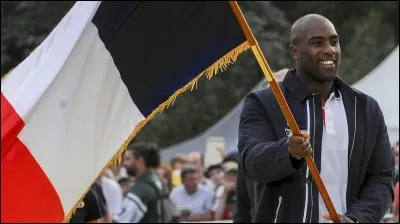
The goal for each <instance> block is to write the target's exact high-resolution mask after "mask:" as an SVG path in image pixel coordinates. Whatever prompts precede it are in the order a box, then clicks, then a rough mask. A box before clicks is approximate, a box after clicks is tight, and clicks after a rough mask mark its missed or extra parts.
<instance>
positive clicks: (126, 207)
mask: <svg viewBox="0 0 400 224" xmlns="http://www.w3.org/2000/svg"><path fill="white" fill-rule="evenodd" d="M146 212H147V206H146V205H145V204H144V203H143V202H142V200H141V199H140V198H139V197H138V196H137V195H135V194H134V193H132V192H129V193H128V194H127V196H126V197H125V198H124V200H123V204H122V209H121V212H120V213H119V214H116V215H114V216H113V220H114V222H116V223H138V222H139V221H140V220H141V219H142V218H143V217H144V215H145V214H146Z"/></svg>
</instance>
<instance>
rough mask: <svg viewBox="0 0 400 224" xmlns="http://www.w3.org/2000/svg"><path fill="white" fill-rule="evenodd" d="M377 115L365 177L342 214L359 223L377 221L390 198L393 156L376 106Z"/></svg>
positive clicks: (392, 179) (387, 205)
mask: <svg viewBox="0 0 400 224" xmlns="http://www.w3.org/2000/svg"><path fill="white" fill-rule="evenodd" d="M378 109H379V106H378ZM377 118H378V119H379V125H378V132H377V136H376V141H375V145H374V147H373V151H372V154H371V159H370V161H369V164H368V167H367V177H366V179H365V181H364V184H363V185H362V186H361V189H360V191H359V194H358V196H357V199H358V200H357V201H356V202H355V203H354V204H352V205H351V206H350V208H349V209H348V211H347V214H346V216H348V217H351V218H354V219H356V220H357V221H359V222H360V223H379V222H380V221H381V219H382V218H383V216H384V215H385V213H386V212H387V211H388V209H389V207H390V206H391V204H392V202H393V198H394V190H393V188H394V187H393V184H394V157H393V152H392V150H391V146H390V142H389V137H388V133H387V128H386V125H385V121H384V118H383V114H382V111H381V110H380V109H379V114H378V116H377Z"/></svg>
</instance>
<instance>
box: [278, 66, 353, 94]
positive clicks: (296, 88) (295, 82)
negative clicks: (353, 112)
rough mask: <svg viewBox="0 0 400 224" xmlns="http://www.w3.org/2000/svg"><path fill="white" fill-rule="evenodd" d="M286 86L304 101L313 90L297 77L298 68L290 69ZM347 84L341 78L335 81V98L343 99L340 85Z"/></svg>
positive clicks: (285, 82) (285, 80)
mask: <svg viewBox="0 0 400 224" xmlns="http://www.w3.org/2000/svg"><path fill="white" fill-rule="evenodd" d="M283 84H284V86H285V87H286V88H287V89H288V90H289V92H290V93H291V94H292V95H293V97H294V98H295V99H296V100H298V101H299V102H303V101H304V100H306V99H307V98H308V97H309V96H311V95H312V92H311V90H309V89H308V88H307V87H306V86H305V85H304V84H303V83H302V82H301V81H300V80H299V79H298V78H297V77H296V69H290V70H289V71H288V72H287V73H286V76H285V78H284V79H283ZM343 85H344V86H346V87H347V85H346V84H345V83H344V82H343V81H342V80H341V79H340V78H336V80H335V82H334V83H333V91H334V94H335V99H341V98H342V95H341V93H340V91H339V88H340V86H343Z"/></svg>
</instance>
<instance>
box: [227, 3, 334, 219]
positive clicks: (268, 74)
mask: <svg viewBox="0 0 400 224" xmlns="http://www.w3.org/2000/svg"><path fill="white" fill-rule="evenodd" d="M229 4H230V6H231V8H232V10H233V12H234V14H235V16H236V18H237V20H238V22H239V24H240V26H241V28H242V30H243V32H244V34H245V36H246V39H247V41H248V42H249V44H250V46H251V50H252V51H253V53H254V55H255V56H256V59H257V61H258V64H259V65H260V67H261V69H262V71H263V73H264V75H265V77H266V78H267V80H268V82H269V84H270V86H271V88H272V91H273V92H274V95H275V98H276V99H277V101H278V103H279V106H280V108H281V110H282V112H283V114H284V116H285V118H286V121H287V122H288V124H289V127H290V129H291V130H292V132H293V134H294V135H296V136H301V133H300V129H299V127H298V126H297V123H296V121H295V119H294V117H293V114H292V112H291V111H290V108H289V106H288V104H287V102H286V100H285V98H284V97H283V94H282V92H281V89H280V88H279V86H278V84H277V82H276V80H275V78H274V76H273V74H272V71H271V68H270V67H269V65H268V63H267V60H266V59H265V57H264V54H263V53H262V51H261V48H260V46H259V45H258V43H257V40H256V39H255V37H254V35H253V33H252V32H251V29H250V27H249V25H248V24H247V22H246V19H245V18H244V16H243V14H242V11H241V10H240V8H239V5H238V4H237V2H236V1H229ZM305 160H306V163H307V166H308V168H309V169H310V172H311V175H312V177H313V179H314V181H315V184H316V185H317V188H318V191H319V192H320V194H321V197H322V199H323V200H324V203H325V206H326V208H327V209H328V212H329V214H330V216H331V218H332V220H333V222H335V223H340V219H339V216H338V214H337V213H336V210H335V207H334V206H333V203H332V200H331V198H330V197H329V194H328V192H327V190H326V188H325V185H324V183H323V182H322V179H321V176H320V175H319V173H318V169H317V167H316V166H315V163H314V160H313V159H312V157H311V155H308V156H306V157H305Z"/></svg>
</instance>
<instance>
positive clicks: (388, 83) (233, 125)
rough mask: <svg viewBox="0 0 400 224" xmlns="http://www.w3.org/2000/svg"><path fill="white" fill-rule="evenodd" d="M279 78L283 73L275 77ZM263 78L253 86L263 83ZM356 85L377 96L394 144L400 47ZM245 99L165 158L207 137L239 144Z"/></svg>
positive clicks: (200, 147) (199, 146)
mask: <svg viewBox="0 0 400 224" xmlns="http://www.w3.org/2000/svg"><path fill="white" fill-rule="evenodd" d="M276 78H277V80H280V79H282V78H283V76H282V77H276ZM263 82H264V81H261V82H260V83H259V84H258V85H257V86H256V87H255V88H254V89H258V88H260V87H261V86H262V83H263ZM353 87H354V88H356V89H358V90H360V91H362V92H364V93H366V94H368V95H370V96H372V97H374V98H375V99H376V100H377V101H378V103H379V105H380V107H381V109H382V111H383V115H384V117H385V121H386V125H387V128H388V132H389V138H390V142H391V143H392V145H393V144H394V143H395V142H396V141H398V140H399V47H398V46H397V47H396V48H395V50H394V51H393V52H392V53H391V54H390V55H389V56H388V57H387V58H386V59H385V60H384V61H383V62H382V63H381V64H380V65H379V66H377V67H376V68H375V69H374V70H372V71H371V72H370V73H369V74H368V75H366V76H365V77H364V78H363V79H361V80H360V81H358V82H357V83H356V84H354V85H353ZM242 105H243V101H241V102H240V103H239V104H238V105H236V106H235V107H234V108H233V109H232V110H231V111H230V112H229V113H228V114H227V115H225V116H224V117H223V118H222V119H221V120H219V121H218V122H217V123H216V124H214V125H213V126H211V127H210V128H209V129H208V130H206V131H205V132H203V133H202V134H200V135H198V136H196V137H194V138H191V139H189V140H186V141H183V142H180V143H178V144H175V145H172V146H170V147H168V148H165V149H163V150H162V152H161V155H162V159H163V160H164V161H169V160H170V158H172V157H173V156H174V155H175V154H177V153H182V154H187V153H189V152H191V151H198V152H201V153H204V152H205V146H206V139H207V137H210V136H219V137H223V138H224V139H225V146H226V148H227V150H228V151H229V150H232V149H234V148H236V147H237V141H238V139H237V138H238V127H239V115H240V112H241V110H242Z"/></svg>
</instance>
